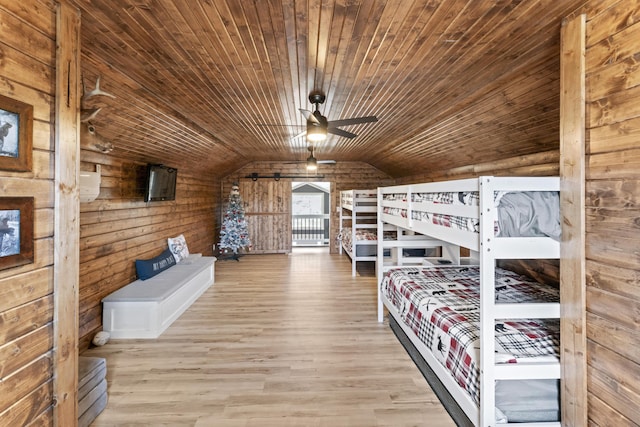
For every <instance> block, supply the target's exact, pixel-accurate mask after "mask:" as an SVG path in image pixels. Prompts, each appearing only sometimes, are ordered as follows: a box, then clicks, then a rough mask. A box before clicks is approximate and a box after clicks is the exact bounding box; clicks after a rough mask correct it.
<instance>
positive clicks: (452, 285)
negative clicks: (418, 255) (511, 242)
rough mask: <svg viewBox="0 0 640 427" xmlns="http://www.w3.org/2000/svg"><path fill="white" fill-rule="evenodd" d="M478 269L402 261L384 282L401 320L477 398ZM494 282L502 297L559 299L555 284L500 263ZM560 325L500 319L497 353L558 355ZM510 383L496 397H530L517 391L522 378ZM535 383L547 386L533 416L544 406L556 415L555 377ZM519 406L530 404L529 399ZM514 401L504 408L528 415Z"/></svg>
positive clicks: (514, 359)
mask: <svg viewBox="0 0 640 427" xmlns="http://www.w3.org/2000/svg"><path fill="white" fill-rule="evenodd" d="M479 271H480V270H479V267H478V266H447V267H403V268H395V269H391V270H389V271H388V272H386V273H385V276H384V278H383V280H382V283H381V291H382V293H383V294H384V296H385V298H386V299H387V300H388V301H389V302H390V303H391V304H392V305H393V307H394V308H395V309H396V311H397V312H398V314H399V319H397V320H398V321H399V322H403V323H405V324H406V325H407V326H408V327H409V328H410V329H411V330H412V331H413V333H414V334H415V336H416V337H417V338H418V339H419V340H420V341H421V342H423V343H424V344H425V345H426V346H427V347H428V348H429V349H430V350H431V352H432V353H433V355H434V357H435V358H436V359H437V360H438V361H439V362H440V363H441V364H442V365H443V366H444V367H445V368H446V369H447V371H448V372H449V373H450V374H451V375H452V376H453V378H454V379H455V380H456V382H457V383H458V385H459V386H460V387H461V388H462V389H464V390H466V392H467V393H468V394H469V395H470V397H471V398H472V399H473V401H475V402H476V404H479V402H480V390H479V375H480V373H479V347H480V346H479V339H480V337H479V323H480V312H479V291H480V285H479ZM495 283H496V300H497V302H498V303H500V302H505V303H515V302H558V301H559V296H558V290H557V289H555V288H553V287H551V286H546V285H541V284H539V283H536V282H533V281H531V280H530V279H528V278H525V277H523V276H520V275H518V274H516V273H513V272H511V271H508V270H504V269H500V268H497V269H496V282H495ZM559 329H560V325H559V320H557V319H544V320H540V319H518V320H507V321H503V322H497V323H496V359H497V360H498V361H501V362H504V363H518V362H519V361H522V360H533V359H537V360H559V356H558V355H559V350H558V347H559V337H560V331H559ZM508 383H509V384H508V385H509V386H511V387H510V388H507V390H508V391H507V392H505V393H501V394H500V393H497V394H496V398H497V399H498V398H500V397H504V396H506V397H509V396H511V397H512V400H513V401H514V402H522V399H526V398H527V397H522V399H521V398H520V397H518V395H517V394H515V393H516V391H514V390H520V389H522V391H524V392H526V391H527V388H526V387H521V385H522V384H523V382H521V381H508ZM511 383H519V384H516V385H515V386H514V385H513V384H511ZM537 384H539V388H540V389H541V390H544V391H545V394H544V396H541V399H540V401H541V402H543V403H542V406H544V407H536V411H534V412H535V413H534V414H532V415H531V416H538V415H540V414H541V413H542V412H545V413H546V415H545V417H551V418H550V419H548V420H557V416H558V394H557V382H556V381H555V380H552V381H548V380H545V381H538V382H537ZM504 388H505V387H504V386H503V387H502V389H504ZM512 389H514V390H512ZM514 396H516V397H514ZM528 399H531V397H530V396H529V397H528ZM525 401H526V400H525ZM497 402H498V401H497ZM500 406H501V403H500V402H499V403H498V407H499V408H500ZM507 406H508V405H507ZM521 406H523V407H525V409H526V405H521ZM512 407H513V405H511V406H509V407H507V408H501V409H503V411H502V412H504V413H505V414H507V413H510V414H511V416H512V417H516V416H517V417H518V418H519V419H523V418H527V416H528V415H522V414H521V413H518V415H515V413H516V411H517V410H511V408H512ZM554 416H555V417H556V418H553V417H554Z"/></svg>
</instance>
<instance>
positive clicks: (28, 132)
mask: <svg viewBox="0 0 640 427" xmlns="http://www.w3.org/2000/svg"><path fill="white" fill-rule="evenodd" d="M32 147H33V106H32V105H29V104H25V103H24V102H20V101H16V100H15V99H11V98H7V97H6V96H2V95H0V170H8V171H15V172H29V171H31V159H32V154H31V149H32Z"/></svg>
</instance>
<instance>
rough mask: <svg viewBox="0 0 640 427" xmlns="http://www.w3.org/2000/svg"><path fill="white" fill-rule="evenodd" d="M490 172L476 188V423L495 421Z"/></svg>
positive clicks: (492, 219)
mask: <svg viewBox="0 0 640 427" xmlns="http://www.w3.org/2000/svg"><path fill="white" fill-rule="evenodd" d="M492 178H493V177H490V176H482V177H480V178H479V191H480V217H481V220H480V342H481V345H480V425H481V426H484V427H488V426H492V425H494V423H495V409H494V408H495V406H496V404H495V400H496V399H495V379H496V377H495V314H494V312H495V310H494V305H495V298H496V297H495V284H494V282H495V277H496V276H495V267H496V260H495V257H494V255H493V252H492V251H491V247H492V245H493V239H494V235H495V231H494V223H495V221H496V220H497V213H496V208H495V206H494V203H493V193H494V190H493V182H492Z"/></svg>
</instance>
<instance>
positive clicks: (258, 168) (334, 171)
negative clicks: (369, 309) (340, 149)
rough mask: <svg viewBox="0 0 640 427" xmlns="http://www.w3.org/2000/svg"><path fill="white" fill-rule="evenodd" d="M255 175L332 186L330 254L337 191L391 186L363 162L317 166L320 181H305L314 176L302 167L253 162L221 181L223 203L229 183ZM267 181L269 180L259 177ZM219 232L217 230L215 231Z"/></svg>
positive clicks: (333, 249)
mask: <svg viewBox="0 0 640 427" xmlns="http://www.w3.org/2000/svg"><path fill="white" fill-rule="evenodd" d="M254 172H255V173H258V174H260V175H272V174H273V173H275V172H279V173H280V174H282V175H296V176H300V177H301V178H296V179H289V178H286V179H282V181H283V182H287V183H288V185H289V187H290V186H291V182H293V181H296V182H297V181H301V182H305V181H311V182H313V181H325V182H330V183H331V207H330V211H331V217H330V219H329V224H330V228H331V230H330V232H329V242H330V243H329V245H330V251H331V253H337V252H338V243H337V240H336V236H337V235H338V227H339V225H340V224H339V213H338V211H337V210H336V208H337V207H338V206H340V191H343V190H352V189H367V188H377V187H378V186H382V185H392V184H393V180H392V179H391V178H390V177H389V176H388V175H386V174H385V173H383V172H381V171H379V170H378V169H376V168H374V167H373V166H371V165H368V164H366V163H362V162H338V163H337V164H335V165H320V166H319V167H318V173H317V174H318V175H323V178H319V179H314V178H309V179H305V178H304V177H306V176H309V175H314V174H309V173H308V172H307V171H306V168H305V165H304V164H291V163H283V162H253V163H250V164H248V165H246V166H244V167H243V168H241V169H239V170H237V171H236V172H234V173H233V174H231V175H229V176H227V177H226V178H224V179H223V188H222V194H223V204H224V200H225V199H226V197H227V196H228V194H229V191H230V190H231V184H232V183H233V182H234V181H237V182H239V181H241V180H250V178H246V176H247V175H250V174H251V173H254ZM261 179H270V178H261ZM222 209H223V206H222V205H221V206H220V207H219V211H218V218H221V215H222V213H223V211H222ZM290 213H291V207H289V214H290ZM218 231H219V230H218ZM255 234H256V233H254V235H252V236H251V239H252V241H254V242H258V241H259V239H260V238H261V237H260V235H255ZM219 237H220V236H219V234H217V235H216V239H218V240H216V241H219Z"/></svg>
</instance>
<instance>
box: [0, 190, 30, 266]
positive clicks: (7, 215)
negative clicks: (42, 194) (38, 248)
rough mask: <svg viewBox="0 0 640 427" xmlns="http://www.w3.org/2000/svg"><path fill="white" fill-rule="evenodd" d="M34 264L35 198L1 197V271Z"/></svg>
mask: <svg viewBox="0 0 640 427" xmlns="http://www.w3.org/2000/svg"><path fill="white" fill-rule="evenodd" d="M32 262H33V197H0V270H3V269H6V268H12V267H17V266H19V265H24V264H30V263H32Z"/></svg>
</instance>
